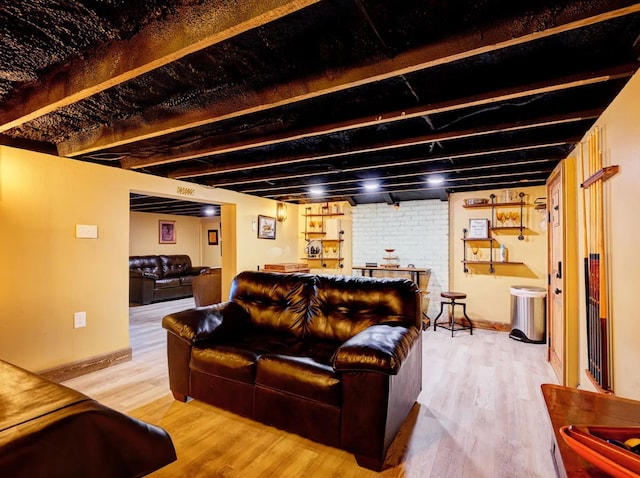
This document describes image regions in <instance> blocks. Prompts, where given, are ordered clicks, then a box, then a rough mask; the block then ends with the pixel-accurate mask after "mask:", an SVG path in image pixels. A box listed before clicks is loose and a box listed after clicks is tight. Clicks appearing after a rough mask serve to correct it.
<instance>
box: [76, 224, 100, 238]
mask: <svg viewBox="0 0 640 478" xmlns="http://www.w3.org/2000/svg"><path fill="white" fill-rule="evenodd" d="M76 237H77V238H78V239H98V226H96V225H93V224H76Z"/></svg>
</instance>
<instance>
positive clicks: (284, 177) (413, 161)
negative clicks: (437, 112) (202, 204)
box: [208, 142, 566, 189]
mask: <svg viewBox="0 0 640 478" xmlns="http://www.w3.org/2000/svg"><path fill="white" fill-rule="evenodd" d="M565 144H566V143H564V142H562V143H558V142H555V143H534V144H525V145H519V146H510V147H508V148H499V149H489V150H475V151H468V152H465V153H460V154H443V155H436V156H430V157H428V158H425V157H424V156H420V157H414V158H407V159H405V160H402V161H398V160H394V161H387V162H382V163H368V164H367V165H366V166H362V165H359V166H352V167H346V168H345V167H343V168H339V169H331V170H327V171H317V172H310V171H307V172H302V173H294V174H277V173H275V172H273V171H272V172H271V173H270V174H266V175H262V176H255V175H252V176H251V178H246V179H245V178H243V179H230V180H223V181H212V182H211V183H209V184H208V185H209V186H215V187H218V188H229V187H231V186H239V185H243V184H252V183H262V182H274V181H291V180H294V179H301V178H309V177H313V176H332V175H335V174H345V173H353V172H358V171H367V170H385V171H386V172H388V170H389V169H392V168H399V167H407V166H418V165H421V164H428V163H436V162H438V161H445V160H448V161H455V160H458V159H467V160H468V159H473V158H483V157H485V156H489V155H492V156H497V155H502V154H507V153H518V152H523V151H529V150H539V149H548V148H552V147H558V146H562V145H565ZM553 159H554V160H555V159H561V158H553ZM535 160H536V159H533V160H531V161H535ZM515 164H523V163H522V162H521V161H517V162H516V163H515ZM434 172H435V171H434ZM232 189H233V188H232Z"/></svg>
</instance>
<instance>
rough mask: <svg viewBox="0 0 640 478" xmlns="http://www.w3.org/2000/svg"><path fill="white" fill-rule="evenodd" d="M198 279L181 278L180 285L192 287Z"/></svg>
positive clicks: (190, 277)
mask: <svg viewBox="0 0 640 478" xmlns="http://www.w3.org/2000/svg"><path fill="white" fill-rule="evenodd" d="M195 277H197V276H181V277H180V278H179V279H180V285H192V284H193V279H194V278H195Z"/></svg>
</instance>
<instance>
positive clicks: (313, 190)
mask: <svg viewBox="0 0 640 478" xmlns="http://www.w3.org/2000/svg"><path fill="white" fill-rule="evenodd" d="M309 192H310V193H311V194H313V195H314V196H319V195H320V194H322V193H324V189H322V188H320V187H314V188H311V189H309Z"/></svg>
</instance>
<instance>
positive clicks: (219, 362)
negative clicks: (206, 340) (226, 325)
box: [190, 345, 258, 385]
mask: <svg viewBox="0 0 640 478" xmlns="http://www.w3.org/2000/svg"><path fill="white" fill-rule="evenodd" d="M257 360H258V356H257V355H256V354H255V352H250V351H248V350H244V349H240V348H237V347H232V346H228V345H216V346H212V347H205V348H199V347H193V349H192V351H191V364H190V368H191V369H192V370H196V371H198V372H202V373H204V374H207V375H215V376H216V377H224V378H227V379H229V380H235V381H236V382H243V383H248V384H251V385H253V383H254V382H255V377H256V361H257Z"/></svg>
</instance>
